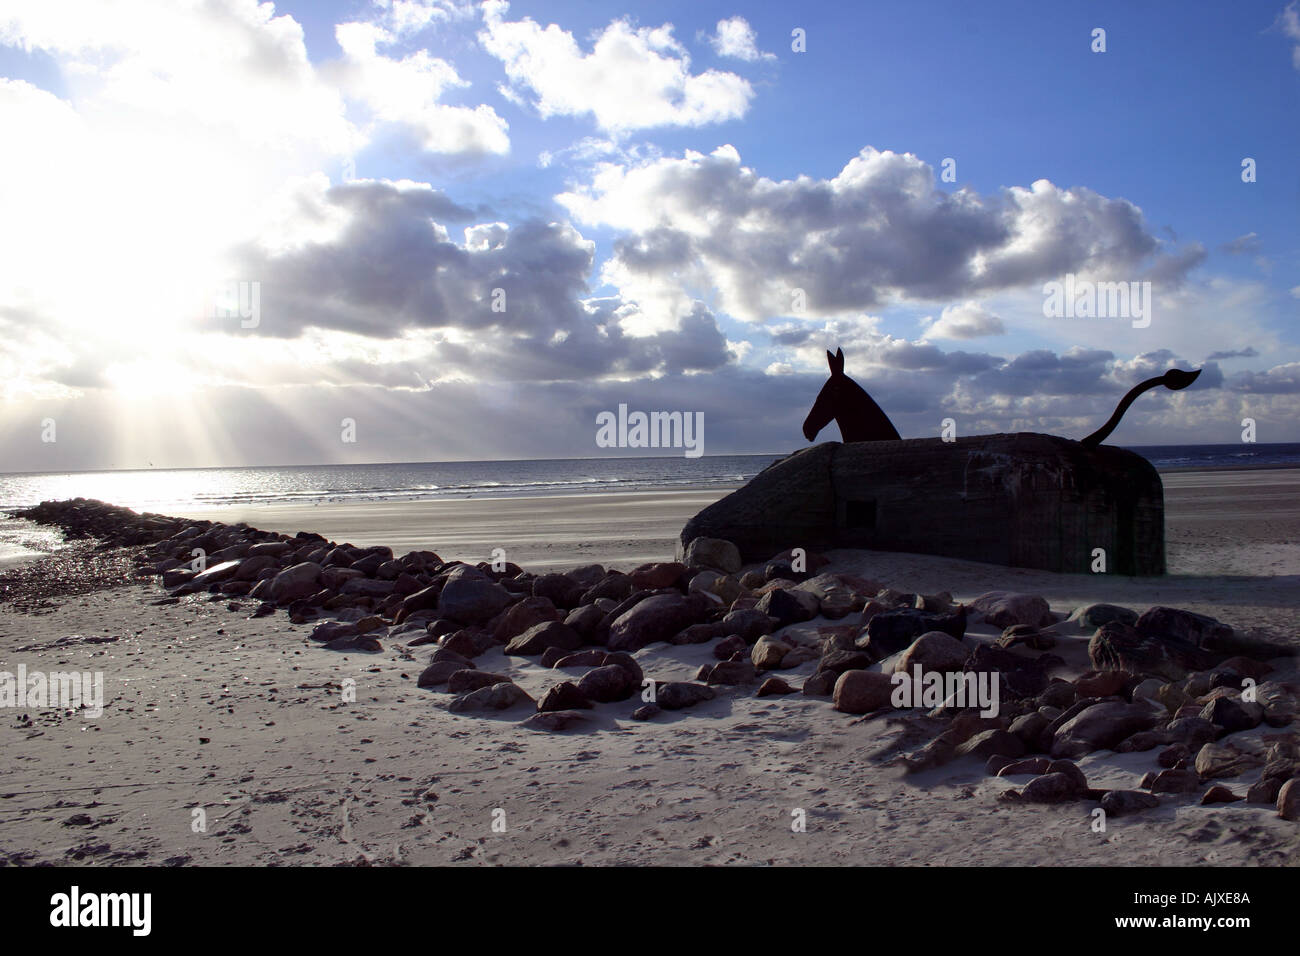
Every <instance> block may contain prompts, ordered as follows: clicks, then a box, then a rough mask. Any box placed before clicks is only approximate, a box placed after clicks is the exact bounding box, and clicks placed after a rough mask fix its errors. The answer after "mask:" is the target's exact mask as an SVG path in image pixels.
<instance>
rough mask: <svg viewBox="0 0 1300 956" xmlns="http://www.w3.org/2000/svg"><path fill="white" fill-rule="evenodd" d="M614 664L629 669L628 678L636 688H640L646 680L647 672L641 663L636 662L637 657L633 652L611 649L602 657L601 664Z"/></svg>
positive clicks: (604, 665) (606, 665) (605, 665)
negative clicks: (642, 669) (643, 671)
mask: <svg viewBox="0 0 1300 956" xmlns="http://www.w3.org/2000/svg"><path fill="white" fill-rule="evenodd" d="M610 665H614V666H617V667H621V668H623V670H625V671H627V679H628V681H630V682H631V685H632V686H633V687H634V688H639V687H641V685H642V682H643V681H644V680H645V674H643V673H642V671H641V665H640V664H638V663H637V662H636V658H635V657H633V656H632V655H631V654H626V653H624V652H622V651H611V652H609V653H607V654H606V655H605V656H604V657H603V658H601V661H600V666H602V667H609V666H610Z"/></svg>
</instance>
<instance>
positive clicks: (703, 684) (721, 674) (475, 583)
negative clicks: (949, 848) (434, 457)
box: [18, 499, 1300, 819]
mask: <svg viewBox="0 0 1300 956" xmlns="http://www.w3.org/2000/svg"><path fill="white" fill-rule="evenodd" d="M18 516H20V517H24V518H28V519H30V520H34V521H38V522H41V523H45V524H54V525H58V526H59V527H61V528H62V529H63V530H64V533H65V535H66V536H67V537H69V538H96V539H99V540H100V541H101V546H102V547H115V546H142V549H141V551H140V552H139V554H137V555H136V557H135V560H136V563H137V564H138V565H139V566H140V571H141V572H142V573H146V574H153V575H159V576H161V578H162V584H163V586H164V587H166V588H168V589H169V590H170V591H171V595H172V597H171V598H169V599H167V600H171V599H175V598H179V597H180V596H183V595H187V594H198V593H204V592H206V593H209V594H210V595H211V599H213V600H223V599H228V598H233V597H241V596H246V597H249V598H251V599H254V600H257V601H259V602H260V603H259V606H258V608H257V610H256V611H254V615H255V616H260V615H265V614H271V613H275V612H276V611H284V612H286V613H287V614H288V616H289V618H290V620H291V621H293V622H295V623H305V622H307V621H309V620H312V619H315V618H317V617H320V616H322V615H328V616H329V618H330V619H329V620H323V621H321V622H320V623H318V624H317V625H316V626H315V628H314V629H313V631H312V633H311V637H312V639H314V640H316V641H318V642H320V643H321V644H322V645H323V646H324V647H326V648H328V649H330V650H336V651H361V652H378V651H381V650H382V649H383V644H382V640H396V641H400V642H401V643H402V644H403V645H405V646H406V647H408V648H415V647H419V646H422V645H435V649H434V650H433V652H432V655H431V657H430V659H429V661H428V665H427V666H426V667H425V668H424V670H423V671H422V673H421V674H420V675H419V678H418V681H417V683H418V684H419V686H421V687H427V688H441V689H445V691H446V692H447V693H449V694H451V695H453V699H452V700H451V701H450V703H449V705H448V709H449V710H452V711H453V712H458V713H472V712H482V711H496V710H508V709H510V708H512V707H516V706H524V707H528V708H530V709H533V710H534V711H535V713H534V714H533V715H532V716H531V717H529V718H528V719H527V720H526V721H525V724H527V725H528V726H530V727H535V728H538V729H545V730H563V729H565V728H567V727H569V726H572V725H573V724H574V723H576V722H578V721H581V720H583V719H585V714H586V712H588V711H590V710H592V709H593V708H595V707H596V706H598V705H600V704H605V703H613V702H618V701H624V700H628V699H630V698H631V697H633V696H634V695H636V694H638V693H641V694H643V696H645V697H647V698H650V701H649V702H647V703H645V704H644V705H643V706H642V707H640V708H638V709H637V711H636V712H635V713H634V715H633V716H634V717H635V718H637V719H649V718H651V717H653V716H654V715H655V714H657V713H659V712H660V711H661V710H664V709H681V708H684V707H690V706H693V705H694V704H696V703H699V702H700V701H703V700H708V699H711V698H713V697H714V696H715V694H716V693H717V691H716V688H718V687H733V688H734V687H738V686H743V685H748V684H752V683H755V682H757V681H758V680H759V678H763V677H764V676H765V675H767V676H766V677H765V679H763V681H762V683H761V685H760V687H759V688H758V691H757V693H758V695H759V696H767V695H769V694H786V693H793V692H795V690H796V689H795V688H793V687H791V686H790V685H789V683H788V682H787V681H785V680H784V679H782V678H780V677H777V676H775V675H768V673H767V672H770V671H778V670H789V669H791V668H793V667H797V666H799V665H800V664H803V663H805V662H807V661H809V660H814V659H815V660H816V661H817V665H816V667H815V668H814V673H813V674H812V675H811V676H810V677H809V678H807V679H806V680H805V681H804V683H803V685H802V687H801V688H799V689H800V690H802V692H803V693H804V694H805V695H810V696H829V697H831V698H832V702H833V706H834V708H835V709H836V710H838V711H841V712H844V713H849V714H856V715H870V714H876V713H881V712H888V711H890V710H892V704H891V697H892V693H893V691H894V688H895V683H894V681H893V679H892V676H891V674H886V673H883V672H882V671H880V670H876V669H874V668H875V667H876V665H878V664H880V663H881V662H882V661H884V660H886V659H887V658H890V657H892V656H894V655H898V656H897V657H896V658H895V663H894V667H893V670H894V671H895V672H897V673H903V674H910V673H912V669H913V668H914V667H916V666H920V667H921V668H922V670H923V671H925V672H938V673H942V674H951V673H958V674H963V675H974V676H976V677H979V676H981V675H983V677H984V679H986V680H995V681H997V682H998V687H999V695H1000V699H1001V701H1003V702H1004V703H1003V706H1002V707H1001V710H1000V712H999V714H998V715H996V716H981V715H980V714H979V712H978V707H977V706H965V707H959V706H956V705H955V704H954V702H952V701H946V702H943V701H941V702H939V703H938V705H937V706H935V707H932V708H930V709H929V710H928V712H927V713H926V716H925V718H924V720H925V721H927V722H928V723H927V726H928V727H929V728H930V729H931V730H932V731H933V735H932V739H930V740H929V741H928V742H927V743H926V744H925V745H924V746H922V747H920V748H919V749H918V750H916V751H914V752H911V753H908V754H905V755H902V756H901V757H900V760H901V762H902V763H903V765H904V766H905V767H907V768H908V769H909V770H921V769H926V768H930V767H936V766H940V765H942V764H943V763H945V762H947V761H949V760H952V759H954V758H957V757H962V756H967V755H977V756H980V757H983V758H985V759H986V761H987V764H986V770H987V772H989V773H990V774H998V775H1002V776H1014V775H1017V774H1023V773H1034V774H1035V776H1034V777H1033V779H1031V780H1030V781H1029V783H1028V784H1026V785H1025V787H1024V788H1023V789H1021V790H1019V791H1015V790H1012V791H1008V792H1007V794H1006V796H1005V799H1008V800H1016V801H1020V802H1028V803H1033V802H1060V801H1063V800H1074V799H1081V798H1090V799H1096V800H1099V801H1100V802H1101V805H1102V806H1103V808H1105V809H1107V810H1108V812H1117V813H1126V812H1133V811H1134V810H1137V809H1142V808H1144V807H1149V806H1154V805H1156V803H1158V801H1159V797H1158V794H1162V793H1180V794H1182V793H1188V792H1192V791H1193V790H1196V789H1199V788H1201V787H1203V786H1205V785H1206V784H1207V783H1211V786H1210V789H1209V790H1207V791H1206V792H1205V794H1204V796H1203V800H1204V801H1205V802H1216V801H1219V800H1226V799H1228V798H1230V797H1232V794H1231V792H1230V791H1227V789H1226V788H1225V787H1223V786H1222V784H1218V783H1212V782H1213V781H1218V780H1224V779H1228V778H1230V777H1233V776H1237V775H1239V774H1241V773H1244V772H1247V771H1250V770H1254V769H1257V768H1262V772H1261V779H1260V781H1259V782H1258V783H1256V784H1254V785H1253V786H1252V787H1251V788H1250V792H1249V793H1248V795H1247V797H1246V799H1247V800H1250V801H1252V802H1263V803H1268V802H1276V805H1277V807H1278V811H1279V813H1281V814H1282V815H1283V816H1284V817H1286V818H1287V819H1297V818H1300V783H1298V782H1297V777H1300V763H1298V762H1297V757H1296V752H1297V747H1296V739H1297V738H1296V736H1295V735H1294V734H1293V733H1291V734H1281V735H1273V736H1272V737H1271V738H1265V739H1264V740H1263V741H1262V742H1260V741H1257V740H1256V739H1255V738H1246V737H1237V736H1235V735H1239V734H1243V733H1244V732H1245V731H1248V730H1251V729H1254V728H1256V727H1258V726H1260V725H1261V724H1267V725H1268V726H1270V727H1272V728H1278V729H1281V728H1287V727H1289V726H1291V725H1292V724H1293V722H1294V719H1295V716H1296V711H1297V699H1298V698H1297V691H1298V689H1297V687H1296V686H1295V685H1294V684H1291V683H1286V682H1281V681H1269V680H1265V679H1264V678H1265V676H1266V675H1267V674H1268V673H1269V671H1270V670H1271V665H1270V664H1269V663H1268V660H1270V659H1271V658H1274V657H1277V656H1280V655H1283V654H1291V653H1294V649H1293V648H1285V647H1280V646H1278V645H1274V644H1270V643H1268V642H1265V641H1261V640H1257V639H1254V638H1252V637H1250V636H1248V635H1239V634H1236V633H1234V631H1233V629H1232V628H1231V627H1229V626H1228V625H1226V624H1223V623H1222V622H1220V621H1217V620H1215V619H1213V618H1209V617H1206V616H1204V615H1199V614H1194V613H1192V612H1190V611H1185V610H1180V609H1176V608H1167V607H1155V608H1151V609H1149V610H1148V611H1146V612H1145V613H1144V614H1141V615H1138V614H1137V613H1136V612H1134V611H1132V610H1129V609H1126V608H1120V607H1116V606H1114V605H1092V606H1089V607H1086V608H1081V609H1079V610H1078V611H1076V612H1075V614H1074V615H1073V616H1072V617H1071V618H1070V620H1069V622H1067V624H1069V625H1074V626H1075V627H1077V628H1079V629H1080V630H1087V629H1094V634H1093V636H1092V638H1091V640H1090V642H1089V647H1088V652H1089V657H1090V659H1091V661H1092V664H1093V667H1094V670H1093V671H1091V672H1089V673H1087V674H1085V675H1083V676H1082V677H1079V678H1077V679H1075V680H1073V681H1067V680H1064V679H1062V678H1060V677H1054V676H1052V674H1053V671H1055V670H1057V669H1058V668H1060V667H1061V666H1062V664H1063V662H1062V660H1061V658H1059V657H1058V656H1056V655H1055V654H1052V653H1051V648H1052V647H1053V646H1054V644H1055V642H1056V640H1057V633H1056V625H1057V624H1058V622H1057V620H1056V615H1054V614H1053V613H1052V612H1051V610H1050V608H1049V607H1048V605H1047V602H1046V601H1045V600H1043V599H1042V598H1041V597H1038V596H1034V595H1024V594H1016V593H1012V592H1002V591H997V592H989V593H988V594H985V595H981V596H980V597H979V598H976V599H975V600H974V601H972V602H971V603H970V604H969V605H961V604H957V603H955V602H954V601H953V600H952V597H951V595H949V594H946V593H941V594H933V595H927V594H912V593H906V592H901V591H897V590H893V589H890V588H884V587H881V586H880V585H879V583H877V582H873V581H869V580H866V579H863V578H858V577H853V576H850V575H844V574H828V573H817V571H818V569H819V568H821V567H822V566H824V565H825V564H826V563H827V562H826V560H825V559H824V558H821V557H820V556H818V555H814V554H810V555H806V556H803V557H804V558H805V560H806V562H807V563H806V565H805V566H804V567H805V569H804V570H800V571H796V570H794V564H793V562H792V554H791V553H790V552H786V553H783V554H780V555H776V556H774V558H773V559H772V560H771V561H769V562H767V563H766V564H765V565H764V566H763V567H762V568H751V569H749V570H747V571H742V565H741V560H740V555H739V552H738V551H737V549H736V548H735V546H734V545H732V544H731V543H730V542H726V541H722V540H719V539H708V538H699V539H696V540H695V541H693V542H691V544H690V545H689V546H688V547H687V548H686V549H685V553H684V556H683V559H682V561H681V562H655V563H651V564H647V565H643V566H641V567H639V568H636V569H635V570H633V571H631V572H629V573H626V574H625V573H622V572H620V571H617V570H612V569H606V568H603V567H602V566H600V565H596V564H592V565H587V566H585V567H581V568H575V569H573V570H570V571H567V572H564V573H550V574H533V573H530V572H527V571H524V570H523V569H522V568H520V567H518V566H517V565H515V564H513V563H508V562H507V563H503V564H500V565H496V566H494V565H492V564H489V563H486V562H482V563H479V564H476V565H470V564H466V563H464V562H460V561H444V560H443V559H442V558H441V557H439V556H438V555H437V554H435V553H434V552H431V551H412V552H408V553H407V554H404V555H402V556H400V557H397V556H394V555H393V553H392V551H391V549H389V548H386V547H382V546H378V547H366V548H362V547H356V546H353V545H351V544H347V543H343V544H338V543H336V542H333V541H328V540H326V539H325V538H324V537H322V536H321V535H318V534H312V533H309V532H299V533H298V534H296V535H293V536H288V535H283V534H277V533H274V532H267V531H261V530H258V529H256V528H251V527H249V526H248V525H246V524H235V525H225V524H220V523H214V522H210V521H188V520H186V519H180V518H171V517H167V516H163V515H154V514H136V513H135V512H133V511H130V510H129V509H125V508H119V507H116V506H112V505H108V504H105V503H103V502H96V501H88V500H86V499H76V500H73V501H65V502H43V503H42V504H41V505H39V506H37V507H35V508H32V509H27V510H26V511H23V512H19V513H18ZM196 551H197V552H199V553H201V554H202V555H203V556H204V561H205V563H204V564H203V565H202V566H201V569H196V568H195V567H194V563H193V562H194V555H195V553H196ZM817 617H822V618H825V619H827V620H830V621H835V622H840V623H836V624H832V625H829V626H822V627H817V628H816V632H817V633H816V636H815V637H810V635H809V634H808V632H807V630H808V629H806V628H803V629H801V628H798V627H795V625H800V624H804V623H806V622H809V621H812V620H813V619H814V618H817ZM972 618H979V619H982V620H983V621H984V622H985V623H987V624H991V625H993V626H994V627H999V628H1002V634H1001V636H1000V638H999V639H998V640H997V641H996V642H995V643H994V644H991V645H989V644H980V643H975V642H972V641H969V640H967V639H966V636H965V635H966V628H967V624H968V621H970V620H971V619H972ZM655 642H666V643H669V644H679V645H680V644H702V643H707V642H714V644H713V655H714V657H715V658H716V659H717V663H715V664H711V665H706V666H704V667H702V668H701V670H700V672H699V673H698V674H697V675H696V680H695V681H693V682H692V681H669V682H662V681H647V680H646V678H645V675H644V674H643V673H642V671H641V668H640V665H639V664H638V663H637V661H636V660H635V658H634V657H633V656H632V654H633V653H634V652H636V651H638V650H640V649H641V648H643V647H646V646H648V645H650V644H652V643H655ZM496 647H501V648H502V649H503V651H504V653H505V654H506V655H510V656H520V657H535V658H539V663H540V664H541V665H542V666H543V667H549V668H555V669H566V668H572V667H585V668H588V670H587V671H586V673H585V674H584V675H583V676H582V677H581V678H579V679H577V680H560V681H558V682H556V683H555V684H554V685H552V686H551V687H549V688H548V689H547V691H546V692H545V693H544V694H543V695H542V697H541V699H540V700H536V701H534V700H533V699H532V698H531V697H530V696H529V695H528V694H527V693H526V692H525V691H524V690H523V689H522V688H520V687H518V685H516V684H514V682H513V681H511V680H510V679H509V678H508V677H506V676H504V675H500V674H494V673H489V672H485V671H481V670H479V669H478V668H477V666H476V665H475V663H474V658H476V657H479V656H481V655H483V654H484V653H486V652H487V651H489V650H491V649H493V648H496ZM900 652H901V653H900ZM1247 682H1253V683H1254V686H1253V688H1252V689H1251V692H1250V694H1248V695H1247V694H1243V684H1244V683H1247ZM651 689H652V690H653V693H649V691H650V690H651ZM921 693H922V689H921V688H918V689H917V694H918V699H923V698H922V697H920V696H919V695H921ZM927 735H928V734H927ZM1158 748H1159V752H1158V754H1157V762H1158V764H1159V766H1160V767H1161V768H1162V769H1161V770H1160V771H1158V772H1154V773H1152V774H1151V775H1149V778H1148V779H1147V780H1144V781H1143V783H1142V784H1141V785H1140V788H1139V789H1138V790H1134V791H1128V790H1123V791H1120V790H1116V791H1109V792H1101V791H1098V790H1095V789H1093V788H1090V787H1089V786H1088V785H1087V780H1086V779H1085V777H1084V775H1083V773H1082V771H1080V770H1079V768H1078V766H1077V764H1075V763H1074V762H1073V761H1074V760H1075V759H1077V758H1079V757H1081V756H1084V755H1085V754H1088V753H1092V752H1095V751H1099V750H1114V751H1116V752H1121V753H1122V752H1138V751H1142V752H1145V751H1149V750H1157V749H1158ZM1071 768H1073V769H1071ZM1153 801H1154V802H1153Z"/></svg>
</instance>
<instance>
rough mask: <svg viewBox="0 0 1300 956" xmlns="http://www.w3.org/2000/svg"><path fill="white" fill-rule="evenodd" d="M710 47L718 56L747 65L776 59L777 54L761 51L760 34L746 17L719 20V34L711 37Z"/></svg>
mask: <svg viewBox="0 0 1300 956" xmlns="http://www.w3.org/2000/svg"><path fill="white" fill-rule="evenodd" d="M709 45H710V46H712V47H713V50H714V52H715V53H717V54H718V56H730V57H735V58H736V59H738V60H744V61H745V62H747V63H753V62H754V61H755V60H775V59H776V55H775V54H773V53H764V52H763V51H761V50H759V48H758V34H757V33H755V32H754V28H753V27H751V26H750V25H749V21H748V20H746V19H745V18H744V17H731V18H729V19H726V20H719V21H718V27H717V32H716V33H714V35H713V36H711V37H709Z"/></svg>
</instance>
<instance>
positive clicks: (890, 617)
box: [859, 607, 966, 661]
mask: <svg viewBox="0 0 1300 956" xmlns="http://www.w3.org/2000/svg"><path fill="white" fill-rule="evenodd" d="M930 631H942V632H943V633H945V634H947V635H948V636H950V637H953V638H956V639H957V640H960V639H961V638H962V636H963V635H964V634H965V633H966V609H965V608H964V607H963V608H961V609H960V610H958V611H957V612H956V613H954V614H930V613H928V612H926V611H919V610H917V609H915V608H898V609H895V610H892V611H883V612H881V613H879V614H874V615H872V617H871V620H869V621H868V622H867V634H866V640H865V641H860V642H859V645H860V646H862V647H863V650H865V651H866V652H867V653H868V654H870V655H871V656H872V657H873V658H874V659H875V660H877V661H880V660H884V659H885V658H886V657H888V656H889V655H891V654H896V653H898V652H899V651H901V650H903V649H904V648H905V647H907V646H908V645H909V644H911V643H912V642H913V641H914V640H916V639H917V638H918V637H920V636H921V635H922V634H926V633H928V632H930Z"/></svg>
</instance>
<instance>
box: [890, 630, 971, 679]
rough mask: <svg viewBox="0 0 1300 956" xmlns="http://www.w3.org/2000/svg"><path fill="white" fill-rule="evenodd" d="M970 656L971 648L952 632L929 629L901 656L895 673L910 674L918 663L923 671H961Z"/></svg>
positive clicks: (895, 667) (895, 666)
mask: <svg viewBox="0 0 1300 956" xmlns="http://www.w3.org/2000/svg"><path fill="white" fill-rule="evenodd" d="M970 656H971V649H970V648H969V647H967V646H966V645H965V644H963V643H962V642H961V641H959V640H957V638H955V637H953V636H952V635H951V634H945V633H944V632H943V631H927V632H926V633H925V634H922V635H921V636H920V637H918V638H917V639H916V640H915V641H913V642H912V644H911V646H910V647H908V649H907V650H905V651H903V653H902V654H901V655H900V656H899V658H898V662H897V663H896V664H895V665H894V673H895V674H908V673H911V671H912V668H913V667H916V666H918V665H919V666H920V668H921V670H922V671H942V672H947V671H959V670H962V669H963V668H964V667H965V666H966V661H967V660H968V659H969V658H970Z"/></svg>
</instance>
